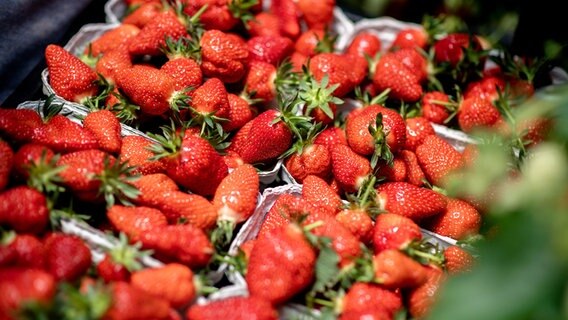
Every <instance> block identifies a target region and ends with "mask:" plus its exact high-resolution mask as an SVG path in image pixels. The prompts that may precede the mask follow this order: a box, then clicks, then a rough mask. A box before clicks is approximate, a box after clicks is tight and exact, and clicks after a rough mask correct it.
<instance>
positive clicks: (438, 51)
mask: <svg viewBox="0 0 568 320" xmlns="http://www.w3.org/2000/svg"><path fill="white" fill-rule="evenodd" d="M433 48H434V53H435V55H434V59H435V61H436V62H438V63H449V64H450V65H451V66H454V67H455V66H456V65H457V64H458V63H459V62H461V61H463V60H464V59H465V56H466V51H467V50H472V51H481V49H482V46H481V42H480V41H479V38H478V37H477V36H475V35H469V34H466V33H450V34H448V35H446V36H445V37H444V38H441V39H439V40H437V41H436V42H435V43H434V45H433ZM481 65H483V64H481Z"/></svg>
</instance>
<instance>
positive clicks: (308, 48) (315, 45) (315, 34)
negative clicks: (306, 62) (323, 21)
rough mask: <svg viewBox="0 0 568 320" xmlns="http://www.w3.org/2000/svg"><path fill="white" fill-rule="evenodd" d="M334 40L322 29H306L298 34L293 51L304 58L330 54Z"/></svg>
mask: <svg viewBox="0 0 568 320" xmlns="http://www.w3.org/2000/svg"><path fill="white" fill-rule="evenodd" d="M333 42H334V39H333V38H330V36H329V35H328V34H326V32H325V31H324V30H322V29H308V30H306V31H304V32H302V33H301V34H300V36H299V37H298V39H296V42H295V43H294V51H295V52H296V53H300V54H302V55H303V56H304V57H306V58H309V57H313V56H315V55H316V54H318V53H322V52H332V51H333Z"/></svg>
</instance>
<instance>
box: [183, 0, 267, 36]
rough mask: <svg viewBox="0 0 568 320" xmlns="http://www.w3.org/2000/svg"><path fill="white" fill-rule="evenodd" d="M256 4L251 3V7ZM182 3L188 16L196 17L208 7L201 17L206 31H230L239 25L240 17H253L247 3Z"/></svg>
mask: <svg viewBox="0 0 568 320" xmlns="http://www.w3.org/2000/svg"><path fill="white" fill-rule="evenodd" d="M254 2H256V1H254ZM254 2H252V1H251V5H252V4H253V3H254ZM182 3H183V4H184V12H185V13H186V14H188V15H196V14H197V12H199V10H201V9H202V8H203V7H204V6H205V5H207V8H206V9H205V11H203V13H202V14H201V15H200V16H199V22H200V23H202V24H203V27H204V28H205V29H206V30H213V29H215V30H220V31H229V30H231V29H232V28H233V27H235V26H236V25H237V23H238V22H239V17H241V16H242V15H244V14H246V15H249V16H250V15H252V14H251V13H250V6H249V5H248V3H247V2H246V1H242V2H241V1H236V0H198V1H189V0H184V1H182ZM243 18H244V17H243Z"/></svg>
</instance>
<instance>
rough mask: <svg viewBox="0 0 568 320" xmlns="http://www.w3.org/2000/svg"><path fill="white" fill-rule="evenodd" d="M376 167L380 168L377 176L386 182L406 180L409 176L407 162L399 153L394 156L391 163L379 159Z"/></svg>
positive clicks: (376, 173)
mask: <svg viewBox="0 0 568 320" xmlns="http://www.w3.org/2000/svg"><path fill="white" fill-rule="evenodd" d="M375 169H378V170H376V172H375V176H376V177H377V178H380V179H381V181H385V182H386V181H389V182H395V181H406V179H407V176H408V173H407V172H406V171H407V167H406V163H405V162H404V160H403V159H402V158H401V157H400V156H399V155H398V154H396V155H395V156H394V159H393V160H392V163H391V164H388V163H387V162H386V161H384V160H379V162H378V164H377V166H376V167H375Z"/></svg>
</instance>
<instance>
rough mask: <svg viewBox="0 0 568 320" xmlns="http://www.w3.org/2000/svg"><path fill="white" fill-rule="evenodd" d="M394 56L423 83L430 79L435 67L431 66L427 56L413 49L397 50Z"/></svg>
mask: <svg viewBox="0 0 568 320" xmlns="http://www.w3.org/2000/svg"><path fill="white" fill-rule="evenodd" d="M392 55H393V56H394V57H395V58H397V59H398V60H399V61H400V62H402V64H404V65H405V66H406V67H407V68H408V69H410V71H412V72H413V73H414V74H415V75H416V76H417V77H418V79H419V82H420V83H423V82H424V81H425V80H427V79H428V77H429V76H430V73H431V72H432V71H430V70H432V69H433V67H431V66H429V62H428V60H427V58H426V56H425V54H422V53H420V52H419V51H418V50H415V49H411V48H403V49H399V50H396V51H395V52H393V53H392Z"/></svg>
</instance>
